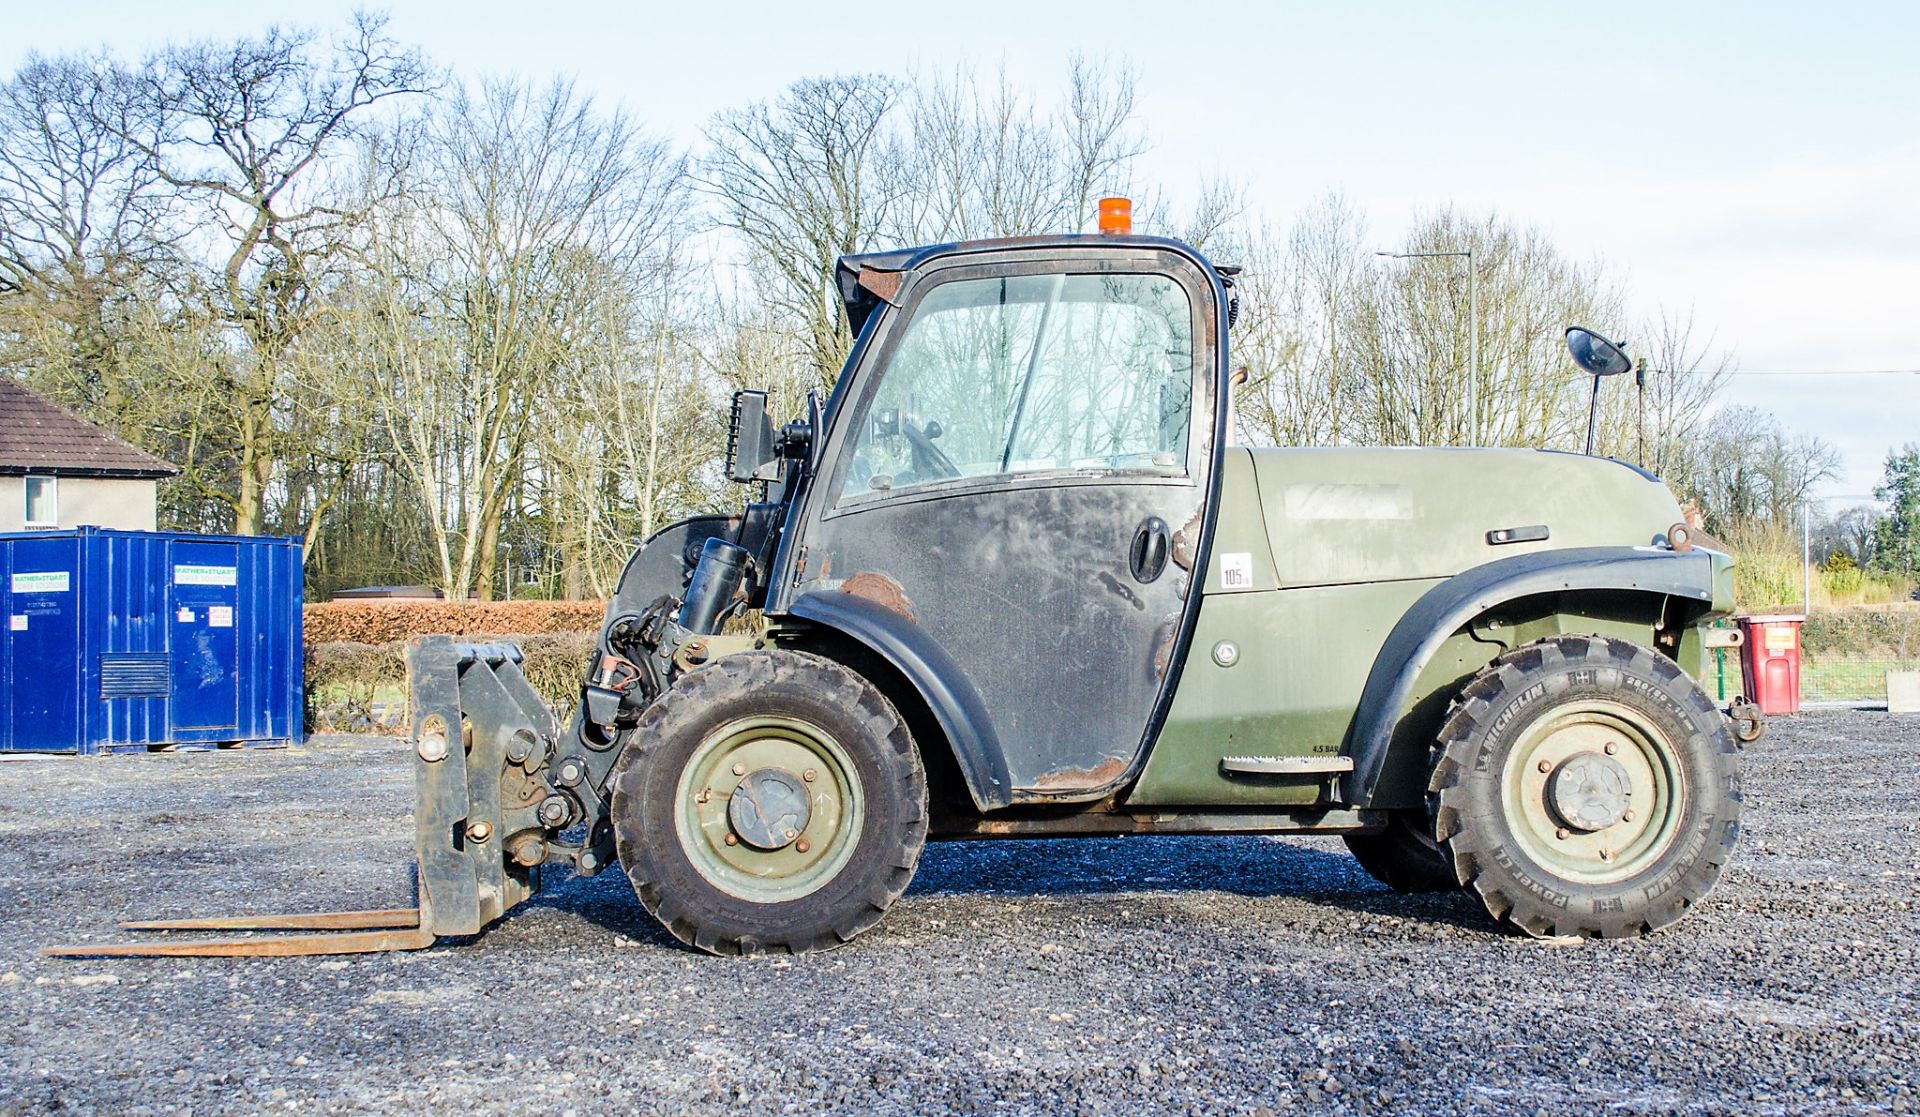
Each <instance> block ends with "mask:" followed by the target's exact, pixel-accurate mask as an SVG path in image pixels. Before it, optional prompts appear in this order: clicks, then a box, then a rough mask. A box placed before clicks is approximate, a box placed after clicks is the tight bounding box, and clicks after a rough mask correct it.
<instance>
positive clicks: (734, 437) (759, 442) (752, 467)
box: [727, 388, 780, 481]
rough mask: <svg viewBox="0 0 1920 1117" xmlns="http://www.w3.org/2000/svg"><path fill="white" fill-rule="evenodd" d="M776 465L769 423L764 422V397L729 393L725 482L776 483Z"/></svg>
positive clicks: (776, 451) (749, 391)
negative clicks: (729, 409)
mask: <svg viewBox="0 0 1920 1117" xmlns="http://www.w3.org/2000/svg"><path fill="white" fill-rule="evenodd" d="M779 464H780V453H779V448H778V447H776V446H775V445H774V441H773V420H771V419H769V418H767V393H765V392H762V391H758V390H756V389H752V388H743V389H741V390H740V391H738V392H735V393H733V413H732V414H731V415H730V416H728V419H727V477H728V479H729V480H733V481H773V480H777V479H778V469H779Z"/></svg>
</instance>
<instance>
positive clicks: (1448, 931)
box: [0, 711, 1920, 1117]
mask: <svg viewBox="0 0 1920 1117" xmlns="http://www.w3.org/2000/svg"><path fill="white" fill-rule="evenodd" d="M1917 758H1920V718H1904V719H1902V718H1895V717H1891V716H1889V715H1887V714H1884V713H1879V712H1853V711H1832V712H1821V713H1814V714H1806V715H1802V716H1801V717H1798V718H1793V719H1781V720H1778V721H1776V722H1775V723H1774V726H1773V730H1772V732H1771V733H1770V734H1769V735H1768V737H1767V738H1766V740H1764V741H1763V742H1761V743H1760V744H1758V745H1755V746H1752V747H1750V748H1749V749H1748V751H1747V754H1746V763H1747V779H1748V783H1747V789H1748V811H1747V816H1746V817H1747V832H1746V837H1745V838H1744V840H1743V844H1742V847H1741V850H1740V853H1739V855H1738V856H1737V857H1736V859H1735V861H1734V863H1733V865H1732V866H1731V867H1730V868H1729V869H1728V871H1727V873H1726V876H1725V877H1724V878H1723V879H1722V881H1721V884H1720V887H1719V889H1718V890H1717V891H1716V892H1715V893H1714V894H1713V896H1712V897H1711V898H1710V899H1709V900H1708V902H1707V903H1706V904H1704V905H1703V906H1702V908H1701V910H1700V911H1699V912H1698V913H1697V914H1695V915H1694V916H1693V917H1692V918H1690V919H1688V920H1685V921H1683V922H1682V923H1680V924H1679V925H1677V926H1675V927H1672V928H1670V929H1668V930H1667V931H1665V932H1664V933H1661V934H1659V935H1656V936H1654V937H1653V938H1651V939H1647V940H1643V941H1634V942H1613V943H1593V944H1586V945H1580V946H1552V945H1546V944H1541V943H1535V942H1531V941H1527V940H1524V939H1520V938H1517V937H1514V936H1511V935H1507V934H1503V933H1501V932H1499V931H1497V930H1495V929H1493V928H1492V926H1491V925H1490V924H1489V923H1488V922H1487V920H1486V919H1485V917H1484V916H1483V915H1482V914H1481V913H1480V911H1479V909H1478V908H1477V906H1476V905H1475V904H1474V903H1472V902H1471V901H1469V900H1467V899H1466V898H1464V897H1462V896H1458V895H1449V896H1442V897H1422V898H1409V897H1402V896H1396V895H1393V894H1391V893H1388V892H1386V891H1385V890H1384V889H1382V888H1381V887H1380V886H1378V885H1376V884H1374V883H1373V882H1372V881H1371V880H1370V879H1368V878H1367V877H1366V876H1365V875H1364V874H1362V873H1361V872H1360V870H1359V869H1358V868H1357V866H1355V864H1354V863H1353V861H1352V859H1351V858H1349V857H1348V856H1347V855H1346V852H1345V850H1344V848H1343V847H1342V846H1341V845H1340V844H1339V843H1338V842H1337V841H1331V840H1324V839H1311V840H1296V839H1288V840H1278V839H1269V838H1257V837H1246V838H1238V837H1236V838H1132V839H1119V840H1099V841H1057V842H1010V843H1000V844H976V845H936V846H932V847H929V848H928V850H927V854H926V857H925V858H924V860H922V862H921V865H920V875H919V879H918V880H917V882H916V883H915V885H914V887H913V890H912V891H911V892H909V893H908V894H907V896H906V897H905V898H904V899H903V900H902V901H901V902H900V904H899V905H898V906H897V907H895V908H894V910H893V913H892V914H891V916H889V918H888V919H887V921H886V922H885V923H884V924H883V925H882V926H881V927H880V928H879V929H877V930H875V931H873V932H871V933H869V934H868V935H867V936H865V937H864V938H862V939H860V940H859V941H858V942H857V943H855V944H854V945H852V946H850V947H848V948H846V949H843V950H840V951H836V952H834V953H831V954H824V955H813V956H810V957H805V958H798V959H775V958H759V959H719V958H708V957H705V956H702V955H697V954H693V953H690V952H688V951H687V950H685V949H682V948H681V947H679V946H678V945H676V944H675V943H673V942H672V940H670V939H669V938H668V937H667V936H666V935H665V933H664V932H662V931H661V930H659V929H658V927H657V926H655V925H654V924H653V923H652V922H651V921H650V920H649V919H648V918H647V917H646V915H645V914H644V913H643V912H641V911H640V909H639V907H638V905H637V904H636V903H635V902H634V900H633V897H632V894H631V893H630V891H629V890H628V888H627V885H626V882H625V881H624V879H622V878H621V877H620V876H619V875H617V874H609V875H605V876H602V877H599V878H597V879H593V880H574V879H569V880H563V881H559V882H558V883H557V884H551V885H550V886H549V890H548V891H547V893H546V894H544V895H543V896H542V897H540V898H539V899H538V900H536V901H535V902H534V903H532V904H529V905H527V906H526V907H523V908H522V909H520V910H519V911H518V912H516V913H515V914H514V915H513V916H512V917H510V918H509V919H507V920H506V921H505V922H503V923H501V924H500V925H498V926H496V927H494V928H492V929H491V930H490V931H488V932H487V933H486V934H484V935H481V936H479V937H478V938H476V939H474V940H471V941H463V942H453V943H443V944H442V945H440V946H439V947H436V948H435V949H432V950H429V951H424V952H421V953H415V954H393V955H378V956H360V957H352V958H339V959H326V958H308V959H249V960H240V961H233V960H221V959H153V960H117V961H116V960H92V961H63V960H57V959H43V958H40V957H39V956H37V954H36V953H35V950H36V948H37V947H38V946H40V945H42V944H45V943H48V942H52V941H65V940H73V939H76V938H85V937H87V936H100V935H102V934H103V933H106V932H108V930H109V928H110V927H111V925H112V923H113V921H114V920H117V919H121V918H129V917H136V916H141V915H150V914H153V913H168V914H183V915H201V914H217V913H226V912H236V911H245V910H262V909H268V910H271V909H281V910H301V909H311V908H324V907H331V906H351V905H364V906H369V907H377V906H386V905H392V906H404V905H405V904H407V903H410V902H411V899H412V898H411V896H410V894H409V892H408V886H407V884H406V881H407V879H408V878H407V868H408V864H409V857H410V851H409V848H408V844H407V843H408V841H409V840H410V838H409V835H410V829H409V822H408V819H407V815H406V812H407V810H408V809H409V806H410V791H409V788H408V783H407V781H408V779H409V773H408V769H407V766H406V756H405V753H404V751H403V750H402V748H401V746H400V745H399V744H398V743H396V742H393V741H389V740H382V739H377V738H339V737H336V738H325V739H319V740H316V741H315V742H313V743H311V744H310V745H308V746H307V747H305V748H300V749H291V750H287V751H283V752H256V753H246V754H241V753H219V754H181V755H154V756H134V757H119V758H109V759H98V760H93V759H83V760H75V759H55V758H34V759H9V760H7V761H5V762H0V858H4V862H3V863H4V864H5V865H6V866H8V869H9V871H8V873H7V874H6V876H5V879H4V881H0V912H4V915H0V1038H4V1058H0V1112H5V1113H9V1114H11V1113H48V1112H52V1113H114V1114H145V1113H154V1114H159V1113H179V1112H192V1113H264V1112H274V1113H293V1112H300V1113H367V1112H379V1113H409V1114H414V1113H437V1112H458V1113H461V1114H506V1113H525V1112H535V1113H542V1114H551V1115H554V1117H560V1115H563V1114H569V1113H577V1114H581V1115H585V1114H596V1113H721V1112H754V1113H762V1114H773V1113H789V1112H809V1113H812V1112H819V1111H823V1110H824V1111H851V1112H880V1113H906V1112H934V1113H974V1112H989V1113H1045V1112H1060V1111H1077V1112H1095V1113H1128V1114H1131V1113H1134V1112H1139V1111H1145V1112H1204V1113H1214V1112H1221V1113H1229V1112H1231V1113H1265V1112H1286V1111H1295V1112H1373V1111H1393V1112H1454V1111H1468V1112H1503V1113H1504V1112H1518V1113H1528V1114H1532V1113H1537V1112H1546V1113H1551V1114H1561V1113H1594V1112H1602V1111H1605V1112H1620V1113H1669V1112H1674V1113H1678V1112H1686V1113H1702V1112H1705V1113H1743V1114H1747V1113H1753V1114H1766V1113H1809V1112H1835V1113H1839V1112H1846V1113H1852V1112H1862V1113H1867V1112H1894V1113H1909V1112H1914V1111H1915V1110H1916V1108H1920V1097H1917V1096H1916V1091H1920V1018H1917V1017H1916V1010H1920V948H1917V947H1916V944H1915V941H1916V935H1915V932H1916V931H1917V930H1920V916H1917V915H1916V912H1915V902H1916V898H1915V880H1916V877H1917V876H1920V824H1917V823H1916V819H1917V818H1920V779H1917V778H1916V771H1917V769H1920V764H1917V763H1916V759H1917Z"/></svg>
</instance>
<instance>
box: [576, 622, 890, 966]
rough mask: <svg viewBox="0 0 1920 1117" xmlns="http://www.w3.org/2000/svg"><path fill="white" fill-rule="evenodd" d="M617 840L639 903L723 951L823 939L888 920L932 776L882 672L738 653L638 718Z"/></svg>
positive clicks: (621, 787)
mask: <svg viewBox="0 0 1920 1117" xmlns="http://www.w3.org/2000/svg"><path fill="white" fill-rule="evenodd" d="M633 739H634V741H635V744H634V745H632V746H631V747H630V749H629V752H628V754H627V755H626V756H624V757H622V759H621V770H620V773H619V775H618V776H617V777H616V779H615V781H614V790H613V803H612V807H613V824H614V840H615V843H616V845H617V847H618V850H619V854H620V861H621V864H623V865H624V866H626V870H627V876H628V878H629V879H630V880H631V881H632V882H633V888H634V892H635V894H636V895H638V896H639V898H640V902H641V904H642V905H643V906H644V907H645V908H646V909H647V910H648V911H649V912H651V913H652V914H653V915H654V916H655V917H656V918H658V919H659V920H660V922H661V923H662V924H664V925H665V926H666V928H667V929H668V930H669V931H671V932H673V934H674V935H675V937H677V938H679V939H680V940H681V941H682V942H685V943H688V944H690V945H692V946H696V947H699V948H700V949H702V950H706V951H710V952H712V953H715V954H740V953H757V952H760V951H769V950H771V951H787V952H791V953H801V952H804V951H810V950H825V949H829V948H831V947H835V946H838V945H840V944H841V943H843V942H846V941H848V940H850V939H852V938H853V937H854V936H855V935H858V934H859V933H860V932H862V931H865V930H867V929H868V928H870V927H872V926H873V925H874V924H876V923H878V922H879V921H880V918H881V916H883V915H884V914H885V913H886V910H887V908H888V907H889V906H890V905H891V904H892V903H893V901H894V900H896V899H898V898H899V896H900V894H901V893H902V892H904V891H905V890H906V887H907V884H908V882H910V881H911V880H912V879H913V870H914V867H915V865H916V864H917V863H918V862H919V858H920V850H921V847H922V846H923V845H924V844H925V842H926V834H927V806H926V798H927V791H926V776H925V774H924V772H923V771H922V769H921V765H920V757H919V753H918V752H917V751H916V750H915V748H914V744H913V739H912V737H911V736H909V735H908V733H907V730H906V726H905V725H904V724H903V723H902V721H901V719H900V716H899V714H898V713H896V712H895V711H894V709H893V706H892V705H891V704H890V703H888V702H887V700H886V698H885V697H884V696H882V695H881V694H880V692H879V691H877V690H875V689H874V687H873V685H872V684H871V683H868V682H867V681H866V680H865V679H862V678H861V677H860V676H858V675H856V674H854V673H853V672H852V671H849V670H847V669H846V668H845V667H842V666H840V665H839V664H837V663H834V662H832V661H830V660H826V659H821V658H819V657H817V656H811V655H804V654H801V653H798V652H785V651H762V652H749V653H746V654H742V655H735V656H728V657H725V658H723V659H720V660H717V661H715V662H714V663H713V664H711V665H710V666H707V667H704V668H702V669H700V670H698V671H694V672H691V673H689V674H687V675H685V676H682V677H681V678H680V679H679V680H678V681H676V682H675V683H674V685H673V687H672V688H671V689H669V690H668V691H667V693H666V694H664V695H662V696H661V697H660V699H659V700H658V701H656V702H655V703H654V704H653V705H652V706H651V707H649V708H648V710H647V712H646V714H645V715H644V716H643V717H642V718H641V721H640V725H639V728H638V731H637V732H636V733H635V734H634V737H633Z"/></svg>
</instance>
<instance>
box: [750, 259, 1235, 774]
mask: <svg viewBox="0 0 1920 1117" xmlns="http://www.w3.org/2000/svg"><path fill="white" fill-rule="evenodd" d="M1218 291H1219V288H1218V287H1217V285H1216V282H1215V280H1214V279H1213V277H1212V275H1211V273H1210V271H1209V270H1207V269H1205V268H1204V267H1203V266H1202V265H1201V264H1200V262H1199V261H1197V260H1196V259H1195V258H1193V257H1190V256H1187V255H1185V254H1184V253H1181V252H1176V251H1173V250H1171V249H1162V248H1157V247H1154V246H1146V245H1134V246H1129V247H1119V246H1115V247H1106V246H1101V247H1099V248H1086V249H1081V250H1079V251H1077V252H1076V251H1062V252H1061V253H1060V254H1059V255H1058V256H1049V257H1042V256H1038V254H1037V253H1035V252H1034V251H1033V250H1027V251H1024V252H1008V253H1003V254H1001V255H999V256H998V257H991V256H990V257H985V258H982V257H980V256H963V257H959V258H958V262H955V263H952V264H949V265H947V266H936V267H931V268H927V267H923V268H921V269H916V270H915V271H913V272H912V273H910V274H909V276H908V278H907V281H906V283H905V285H904V286H903V287H902V289H901V290H900V292H899V293H898V296H897V301H898V306H897V308H896V309H893V310H891V311H890V312H888V314H887V317H886V318H885V319H883V320H882V321H881V322H880V323H879V324H878V326H877V327H876V328H875V329H876V332H875V334H874V335H873V337H872V338H871V339H870V340H869V341H868V343H867V344H866V345H865V347H864V348H863V349H862V351H861V352H862V354H863V355H862V356H861V357H860V358H859V359H858V360H857V363H856V365H855V366H854V367H852V368H850V369H849V370H848V371H849V376H850V379H849V380H848V382H847V383H845V384H844V385H843V386H842V389H841V392H840V399H839V401H838V402H837V404H836V407H835V411H834V418H833V420H832V424H831V427H832V429H831V431H830V433H829V436H828V438H827V441H826V444H825V446H824V448H823V450H822V456H821V459H820V460H821V463H822V465H821V468H820V472H819V474H818V476H817V477H816V478H815V480H814V482H813V485H812V490H811V492H810V494H809V495H808V497H807V500H806V509H805V511H804V513H803V517H802V524H801V531H800V533H799V537H798V540H797V543H798V549H797V557H796V558H795V559H793V560H792V561H791V562H790V563H789V564H788V565H789V569H790V570H791V571H792V574H793V578H794V582H793V593H794V596H795V597H797V598H802V599H804V598H805V597H806V596H807V595H833V594H840V595H852V596H854V597H857V598H861V599H864V600H865V601H866V602H869V603H872V604H874V605H877V606H878V607H879V608H881V609H884V610H885V612H886V616H887V618H888V619H887V621H886V623H887V624H888V625H889V626H890V627H891V629H892V632H890V633H889V635H888V639H890V640H895V641H897V642H898V643H899V646H901V647H908V648H915V649H918V650H917V651H916V652H915V654H916V655H917V656H919V658H920V659H922V660H923V661H925V662H931V663H937V664H939V665H940V666H939V667H938V669H937V673H938V674H940V675H941V676H942V677H941V678H939V679H938V680H937V682H936V684H935V685H937V686H941V687H946V688H948V689H950V690H952V691H953V692H954V693H956V694H959V695H961V701H962V702H963V704H964V705H966V706H967V707H968V708H969V711H970V712H969V715H968V716H969V717H970V718H972V719H984V720H985V721H986V722H988V723H989V724H988V726H986V727H985V728H986V729H987V732H985V733H984V734H982V736H983V737H984V739H986V740H987V741H989V742H990V745H989V746H988V747H989V748H992V749H995V750H997V751H998V752H999V753H1000V754H1001V756H1000V757H997V758H995V760H996V761H997V762H999V763H1003V764H1004V778H1005V780H1006V783H1007V788H1006V794H1005V795H1004V796H991V795H990V796H981V795H980V792H979V789H978V788H977V787H976V796H977V797H980V798H981V799H982V801H983V802H991V801H992V800H994V799H1001V800H1003V801H1007V802H1021V801H1035V800H1044V799H1088V798H1095V797H1098V796H1100V795H1103V794H1105V793H1107V792H1108V791H1110V790H1111V789H1113V788H1114V787H1116V786H1118V785H1119V784H1121V783H1122V782H1124V781H1125V780H1126V779H1127V778H1129V776H1130V775H1131V774H1132V773H1133V771H1134V770H1135V768H1136V762H1137V761H1138V760H1139V759H1140V758H1141V755H1142V752H1143V750H1144V748H1145V745H1146V742H1147V740H1148V738H1149V736H1150V733H1151V731H1152V729H1153V728H1154V726H1155V725H1156V724H1157V714H1158V712H1159V711H1160V709H1161V707H1162V702H1163V699H1164V698H1165V697H1166V696H1167V695H1168V693H1170V685H1171V679H1172V677H1173V676H1174V674H1176V673H1177V665H1178V661H1179V655H1180V653H1181V650H1182V647H1183V645H1182V641H1183V639H1184V634H1185V631H1186V629H1187V627H1188V625H1189V624H1190V612H1191V610H1190V609H1189V605H1190V603H1191V602H1192V600H1193V599H1194V598H1195V596H1196V594H1195V591H1194V587H1193V580H1192V578H1191V576H1190V572H1191V570H1192V569H1194V567H1195V560H1196V558H1201V559H1203V558H1204V539H1205V532H1206V530H1207V527H1208V523H1207V520H1206V516H1205V513H1206V511H1207V507H1208V501H1209V493H1210V487H1211V481H1212V473H1213V470H1214V455H1215V449H1216V441H1217V438H1218V431H1217V416H1216V414H1215V385H1216V383H1217V379H1216V378H1217V376H1218V374H1219V369H1218V365H1219V363H1220V362H1219V356H1218V353H1217V351H1216V344H1217V338H1218V331H1217V329H1216V327H1215V321H1216V315H1215V308H1216V306H1217V302H1218ZM1201 568H1202V569H1204V567H1201ZM869 613H871V609H869ZM927 645H931V647H930V648H929V647H927ZM946 676H958V677H957V678H948V677H946ZM924 690H925V685H924V684H923V691H924ZM962 763H963V767H966V766H967V760H966V758H963V761H962ZM970 776H971V773H970Z"/></svg>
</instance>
